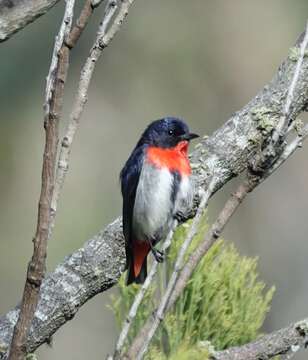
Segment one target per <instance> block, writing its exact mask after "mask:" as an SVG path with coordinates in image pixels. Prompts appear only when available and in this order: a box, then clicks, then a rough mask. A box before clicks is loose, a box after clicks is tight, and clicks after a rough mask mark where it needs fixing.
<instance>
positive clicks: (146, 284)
mask: <svg viewBox="0 0 308 360" xmlns="http://www.w3.org/2000/svg"><path fill="white" fill-rule="evenodd" d="M177 225H178V221H177V220H174V221H173V223H172V227H171V229H170V231H169V233H168V236H167V237H166V239H165V241H164V243H163V245H162V248H161V250H162V252H163V253H166V251H167V250H168V248H169V247H170V245H171V240H172V238H173V234H174V230H175V229H176V227H177ZM157 269H158V262H157V261H156V260H155V259H154V261H153V264H152V267H151V270H150V272H149V274H148V276H147V278H146V279H145V282H144V283H143V284H142V286H141V288H140V290H139V292H138V294H137V295H136V296H135V299H134V302H133V304H132V306H131V308H130V310H129V312H128V315H127V317H126V319H125V322H124V323H123V326H122V330H121V333H120V335H119V337H118V341H117V343H116V347H115V352H114V354H113V357H112V356H109V357H108V360H111V359H118V358H119V357H120V355H121V350H122V348H123V346H124V344H125V341H126V339H127V335H128V332H129V329H130V326H131V324H132V322H133V321H134V319H135V317H136V315H137V310H138V308H139V305H140V304H141V302H142V300H143V298H144V295H145V293H146V291H147V290H148V289H149V287H150V285H151V284H152V282H153V280H154V277H155V275H156V272H157Z"/></svg>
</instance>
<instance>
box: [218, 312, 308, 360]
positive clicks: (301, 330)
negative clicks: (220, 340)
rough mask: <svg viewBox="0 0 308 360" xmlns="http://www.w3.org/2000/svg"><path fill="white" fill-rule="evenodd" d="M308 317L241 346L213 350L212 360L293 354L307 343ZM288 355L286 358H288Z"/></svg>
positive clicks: (249, 358) (268, 357)
mask: <svg viewBox="0 0 308 360" xmlns="http://www.w3.org/2000/svg"><path fill="white" fill-rule="evenodd" d="M307 341H308V318H307V319H304V320H302V321H300V322H297V323H295V324H292V325H289V326H288V327H286V328H283V329H280V330H278V331H274V332H272V333H271V334H267V335H264V336H262V337H260V338H259V339H258V340H256V341H253V342H251V343H249V344H245V345H243V346H238V347H232V348H230V349H227V350H223V351H218V352H215V353H214V354H213V355H212V357H211V358H212V359H213V360H260V359H271V358H273V357H274V356H276V355H290V356H291V357H292V355H294V354H295V353H296V352H297V351H298V350H300V349H301V348H303V347H304V346H306V345H307ZM290 356H288V358H290Z"/></svg>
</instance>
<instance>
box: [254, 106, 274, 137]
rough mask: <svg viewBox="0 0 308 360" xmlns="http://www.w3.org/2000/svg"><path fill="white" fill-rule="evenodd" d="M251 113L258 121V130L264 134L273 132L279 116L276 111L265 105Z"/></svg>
mask: <svg viewBox="0 0 308 360" xmlns="http://www.w3.org/2000/svg"><path fill="white" fill-rule="evenodd" d="M251 115H252V118H253V120H254V121H256V122H257V127H256V128H257V130H259V131H260V132H261V134H262V135H263V136H266V135H268V134H269V133H271V132H272V130H273V129H274V128H275V126H276V125H277V122H278V118H279V117H278V115H277V113H276V112H275V111H273V110H272V109H270V108H267V107H265V106H261V107H258V108H254V109H252V110H251Z"/></svg>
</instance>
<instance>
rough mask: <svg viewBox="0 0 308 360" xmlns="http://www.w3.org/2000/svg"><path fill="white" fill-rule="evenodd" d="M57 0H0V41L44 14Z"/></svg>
mask: <svg viewBox="0 0 308 360" xmlns="http://www.w3.org/2000/svg"><path fill="white" fill-rule="evenodd" d="M58 1H59V0H0V42H2V41H5V40H8V39H9V38H10V37H11V36H12V35H13V34H14V33H16V32H17V31H19V30H21V29H23V28H24V27H25V26H26V25H28V24H30V23H31V22H33V21H34V20H36V19H37V18H38V17H40V16H41V15H44V14H45V13H46V12H47V11H48V10H49V9H51V8H52V7H53V6H54V5H55V4H56V3H57V2H58Z"/></svg>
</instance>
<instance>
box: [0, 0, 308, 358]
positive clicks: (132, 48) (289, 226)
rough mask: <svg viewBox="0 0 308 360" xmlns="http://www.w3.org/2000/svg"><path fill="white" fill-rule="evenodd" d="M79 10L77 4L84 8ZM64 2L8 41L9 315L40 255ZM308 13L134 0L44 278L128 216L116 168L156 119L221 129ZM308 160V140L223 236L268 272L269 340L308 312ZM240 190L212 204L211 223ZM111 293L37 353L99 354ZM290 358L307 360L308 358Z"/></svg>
mask: <svg viewBox="0 0 308 360" xmlns="http://www.w3.org/2000/svg"><path fill="white" fill-rule="evenodd" d="M77 3H78V8H80V6H81V5H82V1H81V0H80V1H78V2H77ZM63 5H64V4H63V1H62V2H60V3H59V4H58V5H57V6H56V7H55V8H53V9H52V10H51V11H50V12H49V13H48V14H47V15H45V16H43V17H42V18H40V19H39V20H37V21H36V22H34V23H33V24H32V25H29V26H27V27H26V28H25V29H24V30H23V31H21V32H20V33H18V34H16V35H15V36H14V37H12V38H11V39H10V40H9V41H8V42H5V43H1V44H0V69H1V73H0V104H1V106H0V166H1V168H0V169H1V170H0V229H1V231H0V236H1V241H0V289H1V290H0V313H1V314H3V313H5V312H7V311H8V310H9V309H11V308H12V307H13V306H15V305H16V303H18V301H19V300H20V297H21V294H22V289H23V284H24V280H25V269H26V265H27V262H28V260H29V257H30V255H31V253H32V242H31V239H32V237H33V235H34V231H35V225H36V216H37V202H38V197H39V191H40V173H41V163H42V149H43V140H44V132H43V126H42V125H43V111H42V104H43V96H44V87H45V77H46V75H47V72H48V68H49V64H50V55H51V52H52V48H53V42H54V37H55V34H56V33H57V31H58V28H59V24H60V22H61V19H62V14H63ZM102 12H103V7H101V8H99V9H98V10H97V11H96V15H95V16H94V19H92V23H91V25H90V26H89V28H88V29H87V31H86V33H85V34H84V36H83V37H82V39H81V41H80V43H79V45H78V46H77V48H76V49H74V50H73V52H72V57H71V67H70V73H69V78H68V83H67V87H66V94H65V109H64V116H63V124H65V123H66V122H67V119H68V114H69V112H70V109H71V105H72V100H73V97H74V94H75V92H76V86H77V80H78V76H79V72H80V68H81V66H82V63H83V62H84V60H85V58H86V56H87V54H88V51H89V48H90V46H91V44H92V41H93V39H94V35H95V31H96V28H97V25H98V22H99V19H100V16H101V14H102ZM76 14H77V12H76ZM307 14H308V2H307V1H306V0H297V1H286V0H271V1H267V0H259V1H258V2H254V1H247V0H238V1H226V0H225V1H223V0H217V1H209V0H207V1H205V0H193V1H183V0H181V1H180V0H155V1H150V0H147V1H136V2H135V5H134V6H133V7H132V9H131V11H130V13H129V16H128V19H127V22H126V23H125V25H124V26H123V29H122V30H121V31H120V33H119V34H118V35H117V37H116V39H115V40H114V41H113V42H112V44H111V46H110V47H109V48H108V49H107V50H106V51H105V52H104V54H103V57H102V58H101V60H100V62H99V63H98V65H97V68H96V72H95V75H94V78H93V80H92V83H91V87H90V91H89V101H88V103H87V105H86V110H85V112H84V114H83V117H82V124H81V126H80V129H79V131H78V134H77V138H76V141H75V143H74V146H73V152H72V157H71V163H70V171H69V174H68V177H67V181H66V183H65V187H64V190H63V192H62V197H61V202H60V206H59V211H58V216H57V220H56V230H55V234H54V236H53V238H52V239H51V241H50V243H49V249H48V270H52V269H53V268H54V267H55V265H56V264H58V263H59V262H60V261H62V260H63V258H64V257H65V255H67V254H69V253H70V252H73V251H74V250H75V249H77V248H78V247H80V246H82V245H83V243H84V242H85V241H86V240H87V239H88V238H90V237H91V236H92V235H94V234H96V233H97V232H98V231H99V230H100V229H101V228H103V227H104V226H105V225H107V224H108V223H109V222H110V221H111V220H112V219H114V218H115V217H116V216H117V215H119V214H120V211H121V198H120V188H119V181H118V174H119V171H120V169H121V166H122V165H123V163H124V161H125V160H126V159H127V157H128V155H129V152H130V151H131V150H132V148H133V146H134V145H135V143H136V141H137V138H138V136H139V135H140V133H141V132H142V130H143V129H144V127H145V126H146V125H147V124H148V123H149V122H150V121H151V120H154V119H157V118H160V117H163V116H165V115H176V116H180V117H183V118H184V119H186V120H187V122H188V123H189V124H190V127H191V129H193V131H196V132H200V133H203V134H204V133H206V134H210V133H211V132H213V131H214V130H215V129H217V128H218V127H219V126H221V125H222V124H223V123H224V122H225V121H226V120H227V119H228V118H229V117H230V115H231V114H232V113H233V112H234V111H236V110H238V109H240V108H241V107H242V106H243V105H245V104H246V103H247V102H248V101H249V100H250V98H251V97H253V96H254V95H255V94H256V93H257V92H258V91H259V89H260V88H261V87H262V86H263V85H264V84H265V83H267V82H268V81H269V80H270V79H271V78H272V76H273V74H274V73H275V71H276V69H277V67H278V65H279V64H280V62H282V60H283V59H284V58H285V57H286V56H287V53H288V49H289V47H291V46H292V45H293V44H294V42H295V40H296V39H297V37H298V36H299V34H300V33H301V32H302V31H303V30H304V27H305V21H306V18H307ZM307 155H308V144H306V145H305V146H304V148H303V149H302V150H301V151H299V152H298V153H297V154H296V155H295V156H294V157H293V158H292V159H291V160H290V161H288V162H287V163H286V164H285V166H284V167H283V168H282V169H280V170H279V171H278V172H276V173H275V174H274V175H273V176H271V177H270V179H269V180H267V181H266V182H265V183H264V184H263V185H262V186H260V187H259V188H258V189H257V190H256V191H255V192H254V193H253V194H251V195H250V196H249V198H248V199H247V200H245V203H244V204H243V205H242V206H241V208H240V210H239V211H238V212H237V213H236V215H235V216H234V218H233V219H232V221H231V223H230V224H229V225H228V227H227V229H226V231H225V233H224V238H225V239H227V240H228V241H232V242H234V243H235V244H236V246H237V247H238V248H239V249H240V251H241V253H242V254H246V255H250V256H258V257H259V258H260V260H259V271H260V274H261V278H262V279H263V280H264V281H265V282H266V283H267V284H269V285H272V284H274V285H275V286H276V287H277V290H276V293H275V295H274V300H273V304H272V310H271V312H270V313H269V315H268V317H267V320H266V324H265V327H264V331H266V332H267V331H272V330H274V329H278V328H280V327H283V326H286V325H288V324H289V323H290V322H293V321H296V320H300V319H301V318H303V317H307V316H308V313H307V301H308V281H307V254H308V237H307V233H308V221H307V209H308V190H307V183H308V166H307ZM234 186H235V182H233V183H231V184H228V185H227V186H226V187H225V188H224V189H223V191H221V192H219V194H217V195H216V196H215V198H214V199H213V201H212V204H211V207H210V218H211V219H214V217H215V215H216V214H217V211H218V210H219V208H220V207H221V206H222V204H223V202H224V200H225V199H226V198H227V196H228V195H229V193H230V191H231V190H232V189H233V188H234ZM113 291H115V290H113ZM109 293H110V292H109ZM109 293H108V292H107V293H104V294H101V295H98V296H96V297H95V298H94V299H93V300H91V301H89V302H88V303H87V304H86V305H85V306H84V307H83V308H82V309H81V310H80V312H79V313H78V314H77V315H76V317H75V318H74V320H73V321H71V322H69V323H67V324H66V325H65V326H64V327H63V328H62V329H61V330H60V331H58V332H57V334H56V335H55V337H54V346H53V348H51V349H50V348H47V347H45V346H43V347H41V349H40V350H39V351H38V354H39V358H40V359H42V360H50V359H64V354H65V359H66V360H70V359H74V360H80V359H86V358H87V359H102V358H104V356H105V354H107V352H108V351H111V350H112V348H113V344H114V341H115V335H116V327H115V324H114V320H113V316H112V314H111V312H110V311H109V310H108V309H107V307H106V304H107V303H108V299H109ZM72 346H73V347H74V351H71V349H72ZM295 358H296V359H298V360H299V359H307V353H306V354H305V353H303V354H298V355H296V357H295Z"/></svg>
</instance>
